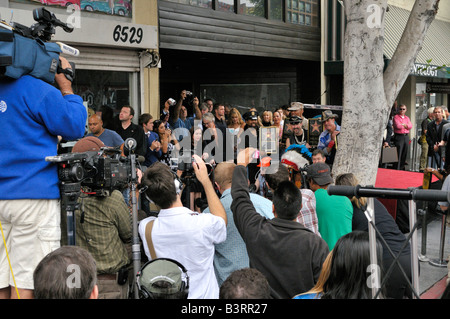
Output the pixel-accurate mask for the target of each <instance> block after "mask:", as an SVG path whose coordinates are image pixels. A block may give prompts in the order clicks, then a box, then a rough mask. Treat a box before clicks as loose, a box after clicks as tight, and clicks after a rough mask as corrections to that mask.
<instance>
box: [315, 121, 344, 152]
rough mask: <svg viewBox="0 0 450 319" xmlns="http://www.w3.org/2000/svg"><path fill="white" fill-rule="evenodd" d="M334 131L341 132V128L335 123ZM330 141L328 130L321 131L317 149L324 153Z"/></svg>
mask: <svg viewBox="0 0 450 319" xmlns="http://www.w3.org/2000/svg"><path fill="white" fill-rule="evenodd" d="M336 131H341V127H340V126H339V125H338V124H337V123H336ZM330 141H331V134H330V132H329V131H328V130H325V131H323V132H322V133H320V136H319V143H318V144H317V148H318V149H321V150H324V151H325V152H326V148H327V146H328V143H330Z"/></svg>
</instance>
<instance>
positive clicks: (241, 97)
mask: <svg viewBox="0 0 450 319" xmlns="http://www.w3.org/2000/svg"><path fill="white" fill-rule="evenodd" d="M200 92H201V96H200V99H201V100H202V101H203V100H204V99H207V98H211V99H213V101H214V102H221V103H227V104H229V105H230V106H231V107H236V108H237V109H238V110H239V112H241V114H244V113H245V112H247V111H248V110H249V109H250V108H252V107H254V108H256V109H257V110H258V112H260V113H262V111H264V110H271V111H272V110H274V109H275V108H278V107H280V106H282V105H285V104H288V103H289V97H290V85H289V83H273V84H272V83H270V84H215V85H206V84H205V85H200Z"/></svg>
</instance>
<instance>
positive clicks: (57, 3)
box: [40, 0, 80, 7]
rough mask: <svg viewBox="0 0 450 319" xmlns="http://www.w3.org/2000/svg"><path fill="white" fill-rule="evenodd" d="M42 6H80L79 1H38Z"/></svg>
mask: <svg viewBox="0 0 450 319" xmlns="http://www.w3.org/2000/svg"><path fill="white" fill-rule="evenodd" d="M40 1H41V3H42V4H48V5H60V6H62V7H67V6H70V5H71V4H76V5H78V6H80V0H40Z"/></svg>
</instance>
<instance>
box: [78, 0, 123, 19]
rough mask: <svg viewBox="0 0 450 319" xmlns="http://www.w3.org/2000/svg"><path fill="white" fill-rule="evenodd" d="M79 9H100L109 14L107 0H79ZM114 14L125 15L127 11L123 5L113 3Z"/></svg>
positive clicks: (109, 9)
mask: <svg viewBox="0 0 450 319" xmlns="http://www.w3.org/2000/svg"><path fill="white" fill-rule="evenodd" d="M81 10H86V11H100V12H105V13H109V14H111V8H110V7H109V1H108V0H81ZM114 14H117V15H121V16H126V15H128V14H129V11H128V10H127V8H126V7H125V6H123V5H121V4H118V3H115V4H114Z"/></svg>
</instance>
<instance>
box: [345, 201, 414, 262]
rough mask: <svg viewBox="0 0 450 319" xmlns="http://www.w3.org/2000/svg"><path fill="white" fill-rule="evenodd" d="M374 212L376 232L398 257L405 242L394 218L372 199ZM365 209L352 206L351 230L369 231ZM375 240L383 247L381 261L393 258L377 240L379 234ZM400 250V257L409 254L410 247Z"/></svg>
mask: <svg viewBox="0 0 450 319" xmlns="http://www.w3.org/2000/svg"><path fill="white" fill-rule="evenodd" d="M373 205H374V211H375V226H376V227H377V229H378V231H379V232H380V234H381V235H382V237H383V238H384V240H385V241H386V243H387V244H388V246H389V248H390V249H391V250H392V252H393V253H394V254H395V256H397V255H398V252H399V251H400V249H401V248H402V247H403V245H404V244H405V241H406V237H405V235H404V234H403V233H402V232H401V231H400V229H399V228H398V226H397V224H396V222H395V220H394V218H393V217H392V216H391V215H390V214H389V212H388V211H387V209H386V207H384V205H383V204H382V203H381V202H380V201H379V200H378V199H376V198H374V203H373ZM364 211H365V207H363V208H358V207H356V205H353V219H352V229H353V230H362V231H369V225H368V221H367V218H366V215H365V214H364ZM377 239H378V241H379V242H380V243H381V244H382V246H383V259H387V258H389V259H392V258H393V257H392V256H391V254H390V253H389V250H388V249H387V247H386V246H385V244H384V242H383V241H382V240H381V239H380V238H379V234H378V233H377ZM406 247H407V248H404V249H403V250H402V253H401V255H407V254H410V246H409V243H408V244H407V246H406Z"/></svg>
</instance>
